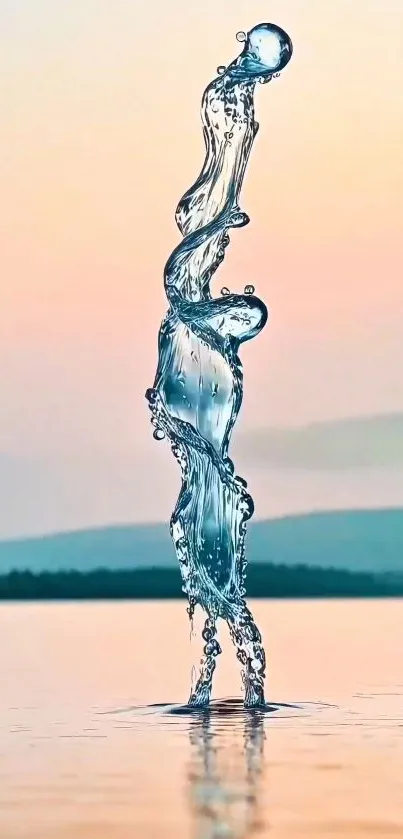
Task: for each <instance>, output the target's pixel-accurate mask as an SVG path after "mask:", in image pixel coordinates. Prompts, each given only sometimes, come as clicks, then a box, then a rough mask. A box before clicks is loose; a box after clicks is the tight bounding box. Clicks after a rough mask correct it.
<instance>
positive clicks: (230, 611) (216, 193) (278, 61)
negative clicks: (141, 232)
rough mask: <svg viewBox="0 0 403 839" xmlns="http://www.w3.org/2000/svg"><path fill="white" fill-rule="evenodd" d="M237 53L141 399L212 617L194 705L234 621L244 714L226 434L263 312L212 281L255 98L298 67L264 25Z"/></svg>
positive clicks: (242, 612) (234, 209)
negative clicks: (173, 476)
mask: <svg viewBox="0 0 403 839" xmlns="http://www.w3.org/2000/svg"><path fill="white" fill-rule="evenodd" d="M237 39H238V41H241V42H244V47H243V50H242V53H241V54H240V55H239V56H238V58H236V59H235V61H233V62H232V63H231V64H230V65H229V66H228V67H219V68H218V71H217V72H218V77H217V78H215V79H214V80H213V81H212V82H211V84H209V86H208V87H207V88H206V90H205V92H204V95H203V100H202V120H203V133H204V139H205V144H206V157H205V161H204V164H203V168H202V171H201V173H200V175H199V177H198V179H197V181H196V182H195V184H194V185H193V186H192V187H191V188H190V189H189V190H188V191H187V192H186V194H185V195H184V196H183V198H182V199H181V201H180V203H179V205H178V207H177V210H176V222H177V225H178V227H179V230H180V232H181V234H182V236H183V239H182V241H181V243H180V244H179V245H178V246H177V247H176V248H175V250H174V251H173V253H172V254H171V256H170V258H169V259H168V262H167V264H166V266H165V272H164V286H165V292H166V295H167V299H168V304H169V308H168V311H167V314H166V316H165V318H164V320H163V322H162V324H161V327H160V331H159V340H158V369H157V373H156V377H155V381H154V386H153V387H152V388H150V389H149V390H147V393H146V397H147V399H148V403H149V407H150V410H151V413H152V418H151V422H152V424H153V425H154V437H155V439H157V440H161V439H163V438H164V437H165V436H166V437H167V438H168V439H169V441H170V444H171V448H172V452H173V454H174V456H175V457H176V459H177V461H178V463H179V465H180V467H181V473H182V487H181V491H180V495H179V498H178V501H177V504H176V507H175V510H174V512H173V514H172V517H171V533H172V538H173V541H174V545H175V549H176V553H177V556H178V560H179V563H180V569H181V574H182V580H183V590H184V591H185V593H186V594H187V596H188V599H189V609H188V611H189V615H190V617H192V616H193V612H194V609H195V606H196V604H199V605H200V606H201V607H202V608H203V609H204V611H205V612H206V615H207V618H206V622H205V626H204V629H203V639H204V641H205V646H204V656H203V658H202V661H201V668H200V674H199V677H198V681H197V684H196V686H195V688H194V690H193V691H192V693H191V696H190V700H189V704H191V705H196V706H200V705H206V704H208V702H209V700H210V694H211V683H212V677H213V672H214V669H215V666H216V656H217V655H218V653H220V652H221V650H220V646H219V644H218V641H217V639H216V637H215V635H216V621H217V619H218V618H223V619H224V620H226V621H227V623H228V626H229V629H230V633H231V638H232V640H233V642H234V644H235V647H236V649H237V657H238V659H239V661H240V662H241V664H242V667H243V674H242V676H243V682H244V689H245V705H246V706H247V707H252V706H257V705H263V704H264V678H265V653H264V649H263V647H262V643H261V636H260V632H259V630H258V628H257V626H256V624H255V623H254V620H253V617H252V615H251V612H250V611H249V609H248V608H247V606H246V603H245V600H244V595H245V588H244V581H245V570H246V559H245V548H244V541H245V531H246V523H247V521H248V519H250V517H251V516H252V514H253V501H252V498H251V496H250V495H249V494H248V492H247V490H246V482H245V481H244V480H243V479H242V478H240V477H239V476H238V475H235V474H234V466H233V463H232V461H231V460H230V458H229V457H228V446H229V442H230V437H231V432H232V429H233V427H234V423H235V421H236V419H237V416H238V413H239V409H240V407H241V402H242V391H243V383H242V365H241V362H240V359H239V356H238V351H239V347H240V345H241V343H242V342H243V341H248V340H249V339H250V338H253V337H254V336H255V335H257V334H258V332H260V330H261V329H262V328H263V326H264V325H265V323H266V320H267V309H266V306H265V304H264V303H263V302H262V301H261V300H259V298H258V297H256V296H255V295H254V287H253V285H246V286H245V290H244V293H243V294H231V293H230V292H229V291H228V289H225V288H224V289H222V292H221V297H220V298H218V299H213V298H212V296H211V293H210V281H211V278H212V276H213V274H214V272H215V271H216V270H217V268H218V266H219V265H220V263H221V262H222V260H223V259H224V256H225V248H226V247H227V246H228V244H229V241H230V239H229V230H230V229H231V228H232V227H243V226H244V225H245V224H247V223H248V221H249V219H248V216H247V215H246V213H244V212H243V211H242V210H241V209H240V207H239V203H238V202H239V193H240V189H241V185H242V181H243V177H244V173H245V168H246V164H247V162H248V158H249V154H250V150H251V147H252V144H253V141H254V138H255V136H256V133H257V130H258V124H257V122H256V121H255V117H254V104H253V95H254V90H255V86H256V82H258V81H259V82H261V83H265V82H269V81H270V80H271V79H272V78H273V75H276V74H278V73H279V72H280V70H282V69H283V68H284V67H285V66H286V64H287V63H288V61H289V60H290V58H291V53H292V45H291V41H290V38H289V37H288V35H287V34H286V33H285V32H284V31H283V30H282V29H280V28H279V27H278V26H275V25H274V24H270V23H262V24H259V25H258V26H255V27H254V28H253V29H252V30H251V31H250V32H248V33H247V34H245V33H238V35H237Z"/></svg>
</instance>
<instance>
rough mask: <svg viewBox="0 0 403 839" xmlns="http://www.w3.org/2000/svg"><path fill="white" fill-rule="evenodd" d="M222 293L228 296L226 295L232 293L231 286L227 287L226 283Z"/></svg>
mask: <svg viewBox="0 0 403 839" xmlns="http://www.w3.org/2000/svg"><path fill="white" fill-rule="evenodd" d="M221 294H222V295H223V297H226V296H227V294H231V292H230V290H229V288H227V286H226V285H225V286H223V288H222V289H221Z"/></svg>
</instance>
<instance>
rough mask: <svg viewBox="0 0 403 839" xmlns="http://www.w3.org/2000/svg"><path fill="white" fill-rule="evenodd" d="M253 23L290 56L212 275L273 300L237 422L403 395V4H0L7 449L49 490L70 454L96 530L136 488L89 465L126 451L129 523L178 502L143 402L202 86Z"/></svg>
mask: <svg viewBox="0 0 403 839" xmlns="http://www.w3.org/2000/svg"><path fill="white" fill-rule="evenodd" d="M264 20H272V21H274V22H276V23H278V24H279V25H281V26H282V27H284V28H285V29H286V30H287V31H288V32H289V33H290V35H291V37H292V39H293V42H294V50H295V51H294V55H293V58H292V61H291V63H290V65H289V67H288V68H287V69H286V71H284V73H283V74H282V76H281V78H280V79H279V80H276V81H273V82H272V83H271V84H270V85H269V86H267V87H262V88H261V89H259V90H258V91H257V97H256V98H257V103H256V104H257V117H258V120H259V122H260V132H259V135H258V137H257V139H256V142H255V145H254V148H253V151H252V155H251V161H250V166H249V169H248V172H247V176H246V181H245V186H244V189H243V193H242V199H243V200H242V205H243V208H244V209H245V210H246V211H247V212H248V214H249V215H250V216H251V224H250V225H249V227H247V228H246V229H245V230H240V231H235V232H234V233H233V235H232V237H231V246H230V248H229V251H228V252H227V258H226V261H225V264H224V265H223V267H222V268H221V270H219V272H218V273H217V275H216V279H215V285H214V288H215V290H216V291H217V290H218V289H219V288H221V286H222V285H228V286H229V287H230V288H231V289H233V290H240V289H243V286H244V285H245V283H246V282H253V284H254V285H255V286H256V289H257V293H258V294H259V295H260V296H261V297H263V298H264V299H265V300H266V301H267V303H268V305H269V307H270V310H271V321H270V323H269V325H268V327H267V328H266V329H265V331H264V332H263V333H262V334H261V335H260V336H259V337H258V338H257V339H256V340H255V341H253V342H251V343H250V345H247V346H245V347H244V348H243V356H242V357H243V361H244V366H245V398H244V406H243V409H242V417H241V419H240V427H241V428H242V429H244V430H245V431H248V429H249V430H253V429H254V428H255V427H259V428H262V427H266V426H275V427H284V426H289V425H304V424H306V423H310V422H317V421H321V420H337V419H338V418H345V417H355V416H366V415H373V414H379V413H392V412H396V411H402V410H403V376H402V364H403V338H402V326H401V324H402V315H403V280H402V269H401V266H402V257H403V253H402V251H403V245H402V235H401V228H402V220H403V167H402V163H401V161H402V151H401V142H402V136H403V99H402V95H401V82H402V78H403V51H402V49H401V33H402V31H403V4H402V3H401V0H376V2H375V0H365V2H364V0H357V2H356V3H351V0H334V2H332V3H323V2H320V0H293V2H291V0H289V1H288V2H287V0H282V2H281V3H280V2H271V3H267V2H261V0H256V2H253V3H252V2H250V0H248V2H246V0H222V2H217V0H203V2H202V3H199V4H197V3H194V4H193V3H189V2H188V0H186V2H185V0H173V2H172V3H162V2H160V3H159V4H156V3H152V2H149V3H145V4H144V3H140V2H138V0H137V2H134V0H131V2H129V0H114V2H113V3H111V2H110V0H58V2H57V3H55V2H54V0H35V2H33V0H2V2H1V3H0V41H1V44H0V79H1V82H0V121H1V126H0V185H1V198H2V200H1V210H0V238H1V262H2V270H1V276H2V279H1V290H0V382H1V404H0V455H3V457H6V459H7V463H14V462H15V463H17V462H18V463H19V464H21V462H27V463H28V462H30V463H31V464H32V463H33V464H36V465H37V466H35V467H33V468H34V470H35V468H37V470H38V472H37V480H38V482H39V484H40V482H41V480H42V477H41V469H42V470H46V469H47V468H48V465H49V464H53V465H55V464H57V463H59V464H62V463H64V464H65V465H66V464H67V466H65V467H63V468H66V469H67V471H66V472H65V475H66V480H68V477H67V474H68V469H70V471H71V468H72V463H74V464H76V471H75V472H74V470H73V472H74V478H73V479H72V480H71V494H72V496H73V495H74V490H73V486H75V488H76V494H75V496H74V498H75V501H77V498H78V499H79V498H80V493H84V495H86V497H87V496H88V493H90V494H91V492H93V495H94V505H93V507H91V505H89V506H88V509H87V508H85V509H86V510H87V512H86V516H87V518H88V521H89V523H90V519H91V521H96V522H98V521H104V520H106V521H107V520H113V519H114V518H116V517H121V518H127V517H128V515H127V511H128V501H127V503H126V507H125V506H124V505H123V507H122V508H120V507H119V505H118V507H117V508H116V505H114V502H113V498H112V490H111V495H110V502H111V503H110V505H108V500H107V499H108V492H107V486H105V487H103V489H102V492H103V495H102V498H103V501H102V504H101V505H99V504H98V502H97V500H96V499H97V497H98V496H97V491H98V489H99V487H98V486H97V480H98V479H97V476H96V474H95V475H94V474H93V473H91V474H92V484H91V481H90V482H89V483H88V485H87V483H85V480H84V476H85V468H86V467H85V463H86V462H91V463H92V464H94V463H95V464H96V463H97V462H101V460H102V462H103V463H104V464H105V463H107V462H110V463H111V464H114V466H113V468H114V469H115V471H116V470H118V467H117V464H118V463H122V462H125V461H126V460H127V459H130V463H132V462H133V463H134V464H137V468H138V469H140V470H141V472H140V475H139V474H138V473H137V474H136V476H135V483H136V487H138V485H139V482H140V478H142V477H143V476H144V471H145V469H146V465H147V464H148V463H150V464H152V466H150V470H151V473H152V475H151V477H149V478H148V484H147V486H146V488H145V489H144V491H139V494H138V495H136V492H134V494H133V495H130V504H131V509H132V515H131V516H130V518H132V519H133V520H136V519H138V518H141V519H144V518H159V517H161V515H168V514H169V510H170V509H171V508H172V502H173V497H172V486H173V485H175V486H176V483H175V482H176V481H177V473H176V465H175V464H174V463H173V462H172V463H171V457H170V454H169V452H167V451H166V452H165V453H164V454H163V453H162V451H161V450H162V449H163V448H164V445H161V446H157V444H155V443H154V441H153V440H152V437H151V431H150V427H149V417H148V411H147V409H146V403H145V400H144V395H143V394H144V391H145V389H146V387H148V386H149V385H150V384H152V381H153V377H154V372H155V365H156V340H157V330H158V327H159V322H160V320H161V317H162V315H163V313H164V310H165V299H164V294H163V288H162V270H163V266H164V263H165V261H166V259H167V257H168V255H169V253H170V251H171V250H172V249H173V247H174V246H175V244H176V243H177V241H178V233H177V230H176V228H175V224H174V218H173V216H174V210H175V207H176V204H177V201H178V199H179V198H180V196H181V195H182V194H183V192H184V191H185V190H186V189H187V188H188V187H189V186H190V184H191V183H192V182H193V181H194V179H195V177H196V175H197V174H198V172H199V170H200V168H201V164H202V160H203V154H204V150H203V140H202V135H201V128H200V121H199V104H200V98H201V94H202V91H203V89H204V87H205V86H206V84H207V83H208V82H209V81H210V80H211V78H212V77H213V76H214V75H215V70H216V67H217V65H218V64H225V63H227V62H228V61H229V60H232V59H233V58H234V56H235V55H236V54H237V52H238V51H239V45H238V43H237V42H236V40H235V33H236V32H237V31H238V30H240V29H249V28H251V26H253V25H254V24H256V23H258V22H261V21H264ZM165 448H167V447H165ZM98 458H99V461H98V460H97V459H98ZM159 462H161V464H162V465H161V471H162V472H163V473H165V472H167V473H169V477H168V478H166V476H165V474H164V477H163V478H161V472H160V470H159V468H158V463H159ZM41 464H42V465H41ZM80 464H81V465H80ZM18 468H20V467H18ZM111 468H112V467H111ZM60 469H62V466H61V465H60ZM91 469H93V467H91ZM169 470H172V475H173V476H174V477H171V472H169ZM7 474H8V473H7ZM13 474H14V475H16V474H17V473H13ZM18 474H20V473H18ZM33 474H34V473H33ZM69 474H70V473H69ZM102 474H104V473H102ZM63 475H64V473H63V472H60V482H61V485H63V481H64V478H63ZM105 475H106V472H105ZM18 480H19V479H18V477H15V481H17V483H16V485H15V486H14V488H13V492H14V495H12V493H11V495H12V499H13V500H9V506H8V507H7V506H6V508H4V505H3V509H2V514H1V515H2V517H3V521H1V522H0V534H1V533H7V532H8V531H7V522H8V520H9V518H10V516H11V517H12V518H13V521H14V525H13V530H12V532H13V533H14V532H17V531H18V530H19V529H20V530H21V532H25V530H27V529H29V530H30V531H32V530H33V522H31V521H30V523H29V524H28V523H27V521H28V520H23V517H22V519H21V522H20V524H19V523H18V493H19V492H21V493H22V492H23V483H24V481H23V480H22V479H21V484H18ZM102 480H106V479H105V478H103V479H102ZM117 480H118V482H119V479H117ZM133 480H134V478H133ZM158 482H159V483H158ZM172 482H173V483H172ZM156 486H157V487H159V488H160V492H159V493H156V489H155V487H156ZM33 487H35V479H34V478H33ZM84 487H86V489H85V490H84ZM91 487H92V489H91ZM402 487H403V485H402ZM140 490H141V488H140ZM31 491H32V490H31ZM3 492H4V498H5V500H6V502H7V498H8V497H9V494H8V492H7V486H3ZM33 492H34V493H35V489H33ZM156 495H158V498H157V499H156ZM10 498H11V496H10ZM127 499H129V496H127ZM169 499H170V500H169ZM357 500H359V499H357ZM36 502H37V499H36ZM160 502H161V503H160ZM24 503H25V502H24ZM349 503H350V502H349ZM43 504H44V507H45V506H46V504H47V500H46V498H45V496H44V499H43ZM25 506H26V507H27V509H28V506H29V505H28V502H26V505H25ZM294 506H295V505H294ZM294 506H293V503H292V502H291V501H290V504H289V507H290V509H293V508H294ZM297 506H298V505H297ZM357 506H360V505H359V503H357ZM78 507H79V505H78V504H77V509H78ZM285 508H287V503H285ZM24 509H25V508H24ZM33 509H36V507H33ZM91 511H92V512H91ZM62 519H63V516H61V517H60V515H59V518H57V517H56V518H53V519H52V516H50V518H49V519H47V518H46V516H45V517H44V519H43V523H42V519H41V524H40V527H41V528H43V529H52V528H53V527H59V526H62V525H63V521H62ZM75 522H77V524H78V523H79V524H84V523H85V522H84V521H81V520H80V521H79V517H77V516H76V518H74V515H73V517H71V515H70V517H69V504H68V503H67V502H66V518H65V524H66V526H71V525H74V523H75ZM38 527H39V525H38Z"/></svg>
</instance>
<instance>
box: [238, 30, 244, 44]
mask: <svg viewBox="0 0 403 839" xmlns="http://www.w3.org/2000/svg"><path fill="white" fill-rule="evenodd" d="M236 39H237V41H240V42H241V44H242V42H243V41H246V32H237V33H236Z"/></svg>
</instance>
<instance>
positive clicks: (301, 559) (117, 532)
mask: <svg viewBox="0 0 403 839" xmlns="http://www.w3.org/2000/svg"><path fill="white" fill-rule="evenodd" d="M247 554H248V558H249V560H250V562H251V563H252V564H262V563H266V564H267V563H270V564H274V565H287V566H295V565H306V566H308V567H312V566H316V567H318V568H320V567H321V568H337V569H346V570H349V571H355V572H358V571H368V572H376V573H383V572H394V573H400V574H401V573H403V508H396V509H384V510H355V511H343V512H331V513H327V512H321V513H311V514H306V515H298V516H288V517H285V518H279V519H270V520H264V521H255V522H251V524H250V527H249V531H248V537H247ZM176 562H177V560H176V557H175V554H174V550H173V547H172V543H171V539H170V534H169V528H168V524H167V523H164V524H155V525H151V524H150V525H122V526H111V527H105V528H96V529H91V530H83V531H76V532H67V533H59V534H55V535H50V536H43V537H39V538H32V539H23V540H12V541H6V542H0V573H2V574H5V573H7V572H8V571H10V570H13V569H15V570H23V569H28V570H30V571H33V572H39V571H43V570H47V571H62V570H69V569H75V570H78V571H82V572H86V571H91V570H94V569H97V568H109V569H112V570H113V569H139V568H151V567H158V568H164V567H165V568H172V567H174V566H176Z"/></svg>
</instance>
